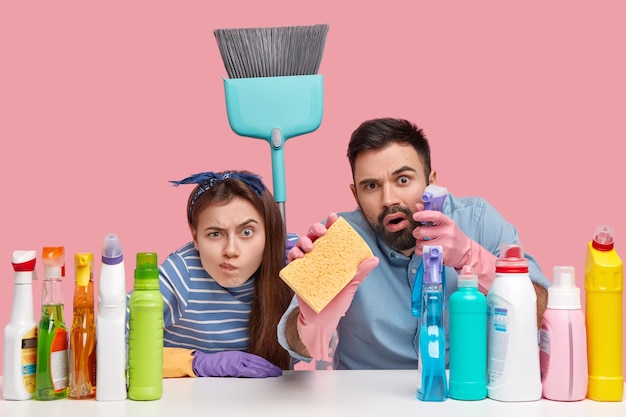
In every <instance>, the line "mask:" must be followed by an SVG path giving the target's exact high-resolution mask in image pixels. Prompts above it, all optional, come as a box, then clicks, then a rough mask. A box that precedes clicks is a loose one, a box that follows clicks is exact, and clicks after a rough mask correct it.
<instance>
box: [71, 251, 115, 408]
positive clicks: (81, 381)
mask: <svg viewBox="0 0 626 417" xmlns="http://www.w3.org/2000/svg"><path fill="white" fill-rule="evenodd" d="M74 271H75V274H76V280H75V282H74V300H73V301H74V303H73V309H74V310H73V312H74V316H73V319H72V327H71V329H70V356H69V378H70V381H69V395H68V396H69V398H72V399H86V398H93V397H95V396H96V321H95V314H94V295H93V254H92V253H76V254H75V255H74ZM103 365H104V366H108V364H103Z"/></svg>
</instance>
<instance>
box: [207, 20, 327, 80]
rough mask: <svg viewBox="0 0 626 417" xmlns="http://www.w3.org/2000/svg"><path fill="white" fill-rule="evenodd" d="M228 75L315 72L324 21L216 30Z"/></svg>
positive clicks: (215, 33)
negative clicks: (314, 23) (315, 23)
mask: <svg viewBox="0 0 626 417" xmlns="http://www.w3.org/2000/svg"><path fill="white" fill-rule="evenodd" d="M213 33H214V35H215V39H216V40H217V45H218V48H219V51H220V54H221V55H222V60H223V61H224V66H225V67H226V73H227V74H228V76H229V77H230V78H255V77H282V76H291V75H310V74H317V71H318V70H319V67H320V63H321V62H322V54H323V53H324V46H325V44H326V35H327V33H328V25H327V24H319V25H312V26H281V27H269V28H241V29H215V30H214V31H213Z"/></svg>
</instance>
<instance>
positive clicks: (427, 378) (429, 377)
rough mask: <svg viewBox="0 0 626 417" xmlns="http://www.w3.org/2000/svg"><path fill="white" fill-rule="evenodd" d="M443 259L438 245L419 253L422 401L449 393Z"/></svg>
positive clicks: (419, 359) (419, 389)
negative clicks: (420, 255)
mask: <svg viewBox="0 0 626 417" xmlns="http://www.w3.org/2000/svg"><path fill="white" fill-rule="evenodd" d="M442 259H443V254H442V247H441V246H428V245H426V246H424V251H423V254H422V263H423V264H424V282H423V284H422V315H421V321H420V331H419V332H420V333H419V353H418V367H417V371H418V387H417V398H418V399H419V400H421V401H444V400H445V399H446V397H447V396H448V381H447V379H446V329H445V327H444V319H443V317H444V311H443V309H444V300H445V293H444V288H445V283H444V282H443V281H442V275H441V270H442V267H443V262H442Z"/></svg>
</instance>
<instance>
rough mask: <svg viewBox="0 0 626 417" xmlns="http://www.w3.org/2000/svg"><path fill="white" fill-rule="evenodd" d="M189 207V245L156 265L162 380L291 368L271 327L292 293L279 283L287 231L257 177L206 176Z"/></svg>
mask: <svg viewBox="0 0 626 417" xmlns="http://www.w3.org/2000/svg"><path fill="white" fill-rule="evenodd" d="M172 183H173V184H174V185H177V186H178V185H180V184H197V185H196V187H195V188H194V189H193V191H192V192H191V194H190V196H189V200H188V203H187V221H188V223H189V229H190V231H191V237H192V241H191V242H189V243H187V244H186V245H184V246H183V247H181V248H180V249H178V250H177V251H175V252H174V253H172V254H170V255H169V256H168V258H167V259H166V260H165V261H164V262H163V263H162V264H161V266H160V267H159V272H160V290H161V294H162V295H163V299H164V301H165V307H164V311H163V319H164V335H163V339H164V356H163V358H164V363H163V375H164V377H178V376H234V377H239V376H241V377H268V376H278V375H281V374H282V369H289V368H290V367H291V359H290V356H289V354H288V353H287V351H285V350H284V349H283V348H282V347H281V346H280V345H279V344H278V339H277V335H276V327H277V324H278V321H279V320H280V317H281V316H282V314H283V313H284V311H285V310H286V308H287V306H288V305H289V302H290V300H291V297H292V295H293V292H292V291H291V289H290V288H289V287H288V286H287V285H286V284H285V283H284V282H283V281H282V280H281V279H280V277H279V271H280V270H281V269H282V268H283V267H284V266H285V228H284V223H283V219H282V216H281V213H280V209H279V207H278V204H277V203H276V201H275V200H274V198H273V196H272V194H271V193H270V192H269V191H268V190H267V188H266V187H265V185H264V184H263V182H262V181H261V179H260V177H259V176H257V175H254V174H252V173H250V172H247V171H229V172H222V173H213V172H204V173H199V174H195V175H193V176H191V177H188V178H185V179H184V180H181V181H172Z"/></svg>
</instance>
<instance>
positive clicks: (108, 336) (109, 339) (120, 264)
mask: <svg viewBox="0 0 626 417" xmlns="http://www.w3.org/2000/svg"><path fill="white" fill-rule="evenodd" d="M96 323H97V326H96V336H97V338H96V339H97V340H98V344H97V346H96V353H97V358H98V363H99V364H106V366H100V367H99V368H98V373H97V374H96V386H97V387H98V389H97V390H96V400H97V401H122V400H125V399H126V272H125V269H124V254H123V252H122V245H121V243H120V240H119V238H118V237H117V235H116V234H113V233H111V234H108V235H106V236H105V237H104V243H103V244H102V263H101V264H100V279H99V281H98V317H97V322H96Z"/></svg>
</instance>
